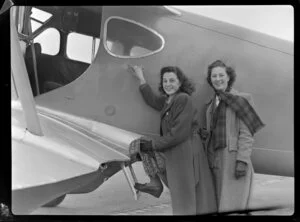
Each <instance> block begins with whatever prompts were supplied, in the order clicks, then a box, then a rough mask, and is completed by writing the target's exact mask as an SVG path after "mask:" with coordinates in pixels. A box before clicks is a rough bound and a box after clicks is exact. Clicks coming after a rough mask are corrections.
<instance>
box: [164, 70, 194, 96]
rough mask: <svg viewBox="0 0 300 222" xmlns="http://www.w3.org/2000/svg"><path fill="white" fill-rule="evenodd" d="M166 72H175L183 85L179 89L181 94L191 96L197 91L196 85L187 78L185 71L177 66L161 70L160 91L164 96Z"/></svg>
mask: <svg viewBox="0 0 300 222" xmlns="http://www.w3.org/2000/svg"><path fill="white" fill-rule="evenodd" d="M166 72H173V73H175V74H176V76H177V78H178V80H179V82H180V83H181V86H180V88H179V91H180V92H185V93H187V94H189V95H191V94H192V93H193V92H194V91H195V86H194V84H193V83H192V82H191V80H190V79H188V78H187V77H186V75H185V74H184V73H183V71H182V70H181V69H180V68H178V67H177V66H166V67H163V68H161V70H160V83H159V87H158V90H159V92H161V93H162V94H165V95H166V92H165V90H164V88H163V76H164V74H165V73H166Z"/></svg>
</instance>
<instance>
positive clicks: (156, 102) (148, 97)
mask: <svg viewBox="0 0 300 222" xmlns="http://www.w3.org/2000/svg"><path fill="white" fill-rule="evenodd" d="M140 92H141V94H142V96H143V99H144V101H145V102H146V103H147V105H149V106H151V107H152V108H153V109H156V110H157V111H161V110H162V108H163V107H164V104H165V100H166V97H165V96H158V95H155V93H154V92H153V91H152V89H151V87H150V86H149V84H147V83H145V84H143V85H140Z"/></svg>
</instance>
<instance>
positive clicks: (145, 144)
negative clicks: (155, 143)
mask: <svg viewBox="0 0 300 222" xmlns="http://www.w3.org/2000/svg"><path fill="white" fill-rule="evenodd" d="M140 151H141V152H145V153H148V152H153V147H152V142H151V141H149V140H144V139H141V140H140Z"/></svg>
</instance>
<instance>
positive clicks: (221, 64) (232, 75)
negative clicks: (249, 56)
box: [206, 60, 236, 91]
mask: <svg viewBox="0 0 300 222" xmlns="http://www.w3.org/2000/svg"><path fill="white" fill-rule="evenodd" d="M216 67H224V68H225V70H226V73H227V75H228V76H229V81H228V87H227V89H226V91H230V89H231V88H232V86H233V83H234V82H235V80H236V73H235V70H234V69H233V68H232V67H230V66H227V65H226V64H225V63H224V62H223V61H221V60H216V61H214V62H213V63H212V64H210V65H209V66H208V70H207V78H206V80H207V82H208V84H209V85H210V86H211V87H212V88H214V87H213V84H212V82H211V78H210V77H211V71H212V69H213V68H216Z"/></svg>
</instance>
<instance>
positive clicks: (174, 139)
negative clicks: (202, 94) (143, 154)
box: [153, 94, 193, 151]
mask: <svg viewBox="0 0 300 222" xmlns="http://www.w3.org/2000/svg"><path fill="white" fill-rule="evenodd" d="M175 99H176V100H175V101H174V104H173V107H172V108H171V109H172V110H170V111H171V112H172V119H170V120H169V121H170V124H171V129H170V131H169V133H168V134H166V135H164V136H161V137H158V138H156V139H154V141H153V148H154V150H157V151H164V150H166V149H169V148H172V147H174V146H176V145H178V144H180V143H182V142H184V141H185V140H186V139H187V138H188V137H189V136H190V134H191V124H192V120H193V106H192V100H191V98H190V96H188V95H187V94H180V95H178V97H176V98H175Z"/></svg>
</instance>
